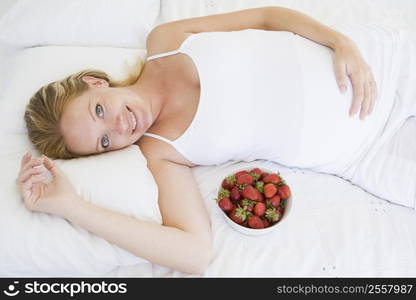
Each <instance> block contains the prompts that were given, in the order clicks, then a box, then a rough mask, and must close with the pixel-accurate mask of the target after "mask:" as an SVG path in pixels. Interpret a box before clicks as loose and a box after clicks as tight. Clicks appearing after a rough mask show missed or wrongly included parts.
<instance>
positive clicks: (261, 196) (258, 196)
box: [256, 189, 264, 202]
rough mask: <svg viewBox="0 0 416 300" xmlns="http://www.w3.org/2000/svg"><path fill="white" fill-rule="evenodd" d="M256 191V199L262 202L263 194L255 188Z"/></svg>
mask: <svg viewBox="0 0 416 300" xmlns="http://www.w3.org/2000/svg"><path fill="white" fill-rule="evenodd" d="M256 193H257V201H259V202H264V196H263V194H262V193H260V192H259V191H258V190H257V189H256Z"/></svg>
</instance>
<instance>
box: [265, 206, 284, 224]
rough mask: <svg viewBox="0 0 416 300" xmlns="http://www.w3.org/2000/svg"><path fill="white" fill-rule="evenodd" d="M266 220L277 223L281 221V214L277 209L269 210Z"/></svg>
mask: <svg viewBox="0 0 416 300" xmlns="http://www.w3.org/2000/svg"><path fill="white" fill-rule="evenodd" d="M265 216H266V219H268V220H269V221H270V222H272V223H276V222H277V221H279V220H280V217H281V214H280V212H278V211H277V209H276V208H274V207H273V208H268V209H266V214H265Z"/></svg>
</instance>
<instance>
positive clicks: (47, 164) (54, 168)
mask: <svg viewBox="0 0 416 300" xmlns="http://www.w3.org/2000/svg"><path fill="white" fill-rule="evenodd" d="M42 157H43V158H44V164H45V167H46V169H48V170H49V171H50V172H51V174H52V175H53V176H56V175H58V174H59V173H60V169H59V167H58V166H57V165H56V164H55V162H54V161H52V160H51V159H50V158H49V157H47V156H46V155H42Z"/></svg>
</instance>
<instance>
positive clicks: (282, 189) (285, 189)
mask: <svg viewBox="0 0 416 300" xmlns="http://www.w3.org/2000/svg"><path fill="white" fill-rule="evenodd" d="M278 193H279V197H280V198H281V199H287V198H289V197H290V188H289V186H288V185H287V184H283V185H281V186H279V192H278Z"/></svg>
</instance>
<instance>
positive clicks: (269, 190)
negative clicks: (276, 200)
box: [264, 183, 277, 198]
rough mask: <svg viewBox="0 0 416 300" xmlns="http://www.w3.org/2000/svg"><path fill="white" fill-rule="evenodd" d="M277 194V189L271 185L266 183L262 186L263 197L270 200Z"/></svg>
mask: <svg viewBox="0 0 416 300" xmlns="http://www.w3.org/2000/svg"><path fill="white" fill-rule="evenodd" d="M276 193H277V187H276V186H275V185H274V184H273V183H267V184H265V185H264V196H266V198H271V197H273V196H274V195H276Z"/></svg>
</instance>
